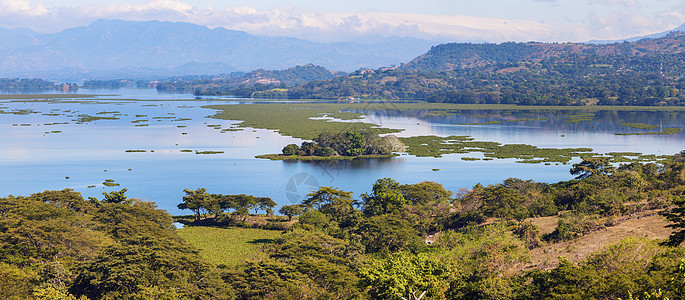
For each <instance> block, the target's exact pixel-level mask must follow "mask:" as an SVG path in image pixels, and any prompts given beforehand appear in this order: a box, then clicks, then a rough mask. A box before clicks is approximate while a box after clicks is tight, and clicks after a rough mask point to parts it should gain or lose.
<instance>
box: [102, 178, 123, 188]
mask: <svg viewBox="0 0 685 300" xmlns="http://www.w3.org/2000/svg"><path fill="white" fill-rule="evenodd" d="M102 185H104V186H110V187H111V186H119V185H120V184H118V183H116V182H114V179H105V181H104V182H103V183H102Z"/></svg>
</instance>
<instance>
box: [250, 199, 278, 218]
mask: <svg viewBox="0 0 685 300" xmlns="http://www.w3.org/2000/svg"><path fill="white" fill-rule="evenodd" d="M256 200H257V201H256V202H257V205H255V214H257V211H259V210H263V211H266V212H267V214H269V211H273V208H274V207H275V206H276V202H274V200H271V198H269V197H258V198H256Z"/></svg>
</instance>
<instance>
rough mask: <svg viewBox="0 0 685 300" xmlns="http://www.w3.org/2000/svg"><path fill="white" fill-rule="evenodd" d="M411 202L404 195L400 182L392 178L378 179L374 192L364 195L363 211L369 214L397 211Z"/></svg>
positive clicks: (375, 214)
mask: <svg viewBox="0 0 685 300" xmlns="http://www.w3.org/2000/svg"><path fill="white" fill-rule="evenodd" d="M410 203H411V202H409V201H408V200H407V199H405V198H404V196H403V195H402V191H401V189H400V184H399V183H398V182H397V181H395V180H393V179H391V178H383V179H378V180H376V183H374V185H373V190H372V193H371V194H370V195H369V194H363V195H362V211H363V212H364V214H365V215H367V216H377V215H382V214H392V213H396V212H398V211H399V209H400V208H402V207H403V206H404V205H407V204H410Z"/></svg>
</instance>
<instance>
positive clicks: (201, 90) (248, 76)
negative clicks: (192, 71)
mask: <svg viewBox="0 0 685 300" xmlns="http://www.w3.org/2000/svg"><path fill="white" fill-rule="evenodd" d="M342 75H344V73H342V72H334V71H329V70H327V69H326V68H324V67H321V66H315V65H311V64H310V65H304V66H296V67H292V68H288V69H285V70H264V69H259V70H254V71H251V72H248V73H240V72H234V73H230V74H223V75H219V76H215V77H213V78H203V79H199V80H184V79H182V78H180V79H176V80H170V81H163V82H159V83H157V85H156V89H157V90H158V91H160V92H184V93H196V94H198V95H225V94H226V92H225V91H221V90H223V89H225V88H227V87H230V89H231V90H232V92H231V94H235V95H237V96H241V97H242V96H250V97H251V96H252V94H253V93H254V92H255V91H260V87H261V86H269V90H271V92H272V93H273V92H275V91H276V90H275V89H278V88H281V87H283V88H285V87H287V86H292V85H296V84H301V83H306V82H310V81H315V80H329V79H332V78H335V77H338V76H342ZM245 87H249V88H247V90H245V89H244V88H245ZM248 90H249V93H248Z"/></svg>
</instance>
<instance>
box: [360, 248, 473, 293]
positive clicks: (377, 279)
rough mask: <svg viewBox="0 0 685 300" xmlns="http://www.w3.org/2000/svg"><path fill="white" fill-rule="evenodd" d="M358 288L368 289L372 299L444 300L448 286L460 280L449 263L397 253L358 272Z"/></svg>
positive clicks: (429, 257)
mask: <svg viewBox="0 0 685 300" xmlns="http://www.w3.org/2000/svg"><path fill="white" fill-rule="evenodd" d="M359 273H360V279H361V284H362V285H363V286H365V287H367V288H368V289H369V293H370V294H371V297H372V298H373V299H398V298H399V297H403V296H405V295H408V294H409V295H411V296H413V297H414V298H411V296H410V298H408V299H419V297H420V296H417V294H422V293H425V294H426V296H427V299H444V298H445V293H446V291H447V290H448V289H449V287H450V282H451V281H455V280H459V279H461V276H459V274H458V271H457V268H456V266H454V265H453V264H452V263H451V262H450V261H444V260H440V259H438V258H437V257H431V256H429V255H428V254H426V253H418V254H411V253H407V252H399V253H395V254H393V255H389V256H387V257H384V258H375V259H371V260H370V263H369V264H367V265H365V266H363V267H361V268H360V270H359Z"/></svg>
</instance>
